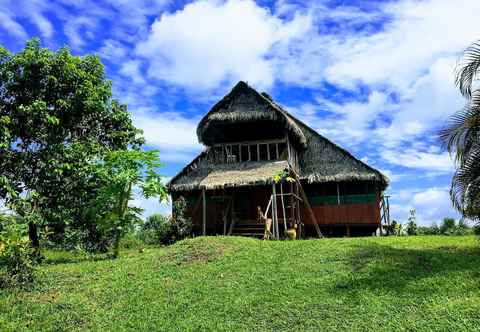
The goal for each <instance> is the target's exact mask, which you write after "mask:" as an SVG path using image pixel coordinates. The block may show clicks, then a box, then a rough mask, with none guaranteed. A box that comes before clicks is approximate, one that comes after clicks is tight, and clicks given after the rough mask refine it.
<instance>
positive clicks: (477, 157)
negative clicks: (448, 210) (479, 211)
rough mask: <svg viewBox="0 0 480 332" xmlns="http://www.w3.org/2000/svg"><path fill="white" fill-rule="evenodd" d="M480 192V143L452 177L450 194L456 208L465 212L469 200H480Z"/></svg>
mask: <svg viewBox="0 0 480 332" xmlns="http://www.w3.org/2000/svg"><path fill="white" fill-rule="evenodd" d="M479 194H480V145H479V144H477V145H476V146H475V147H473V148H472V149H471V151H470V152H469V154H468V156H466V157H465V159H464V161H463V162H462V163H461V164H460V165H459V167H458V168H457V170H456V172H455V175H454V177H453V179H452V187H451V189H450V196H451V198H452V202H453V204H454V206H455V208H456V209H458V210H459V211H461V212H462V213H464V212H465V211H466V210H467V209H468V208H469V202H475V201H477V200H478V197H479V196H478V195H479Z"/></svg>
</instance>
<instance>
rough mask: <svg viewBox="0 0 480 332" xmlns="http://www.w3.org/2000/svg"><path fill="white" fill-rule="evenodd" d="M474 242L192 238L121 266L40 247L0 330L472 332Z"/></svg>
mask: <svg viewBox="0 0 480 332" xmlns="http://www.w3.org/2000/svg"><path fill="white" fill-rule="evenodd" d="M478 247H479V245H478V243H477V240H476V239H475V238H474V237H440V236H437V237H426V236H425V237H402V238H395V237H389V238H351V239H324V240H307V241H291V242H274V241H259V240H254V239H246V238H224V237H217V238H212V237H210V238H208V237H207V238H196V239H192V240H187V241H183V242H180V243H178V244H176V245H174V246H171V247H168V248H148V249H146V250H145V252H144V253H143V254H142V253H139V252H138V251H135V250H127V251H124V252H123V256H122V258H120V259H118V260H111V259H108V258H107V257H106V256H96V257H93V258H91V257H90V258H87V257H77V256H75V255H72V254H66V253H58V252H48V253H47V257H48V260H47V262H46V263H45V264H44V265H43V266H42V267H41V268H40V271H39V281H38V283H37V285H36V286H35V288H33V289H31V290H28V291H16V292H12V291H8V292H5V291H3V293H1V294H0V331H22V330H25V331H26V330H38V331H49V330H50V331H61V330H68V331H79V330H96V331H124V330H130V331H153V330H157V331H268V330H270V331H292V330H296V331H320V330H323V331H336V330H338V331H344V330H349V331H382V330H383V331H393V330H409V331H431V330H436V331H472V330H480V250H479V249H478Z"/></svg>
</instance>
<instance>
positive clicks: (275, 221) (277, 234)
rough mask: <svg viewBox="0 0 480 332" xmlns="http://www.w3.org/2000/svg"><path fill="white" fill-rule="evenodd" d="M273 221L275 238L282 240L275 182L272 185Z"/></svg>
mask: <svg viewBox="0 0 480 332" xmlns="http://www.w3.org/2000/svg"><path fill="white" fill-rule="evenodd" d="M272 221H273V230H274V235H275V238H276V239H277V240H278V239H279V238H280V232H279V231H278V208H277V189H276V184H275V182H274V183H273V184H272Z"/></svg>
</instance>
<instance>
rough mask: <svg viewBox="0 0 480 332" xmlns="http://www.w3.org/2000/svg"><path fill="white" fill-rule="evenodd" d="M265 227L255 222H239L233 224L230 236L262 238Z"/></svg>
mask: <svg viewBox="0 0 480 332" xmlns="http://www.w3.org/2000/svg"><path fill="white" fill-rule="evenodd" d="M264 230H265V225H264V224H263V223H260V222H258V221H257V220H239V221H237V222H236V223H235V225H234V226H233V229H232V233H231V235H235V236H249V237H256V238H259V239H261V238H263V233H264Z"/></svg>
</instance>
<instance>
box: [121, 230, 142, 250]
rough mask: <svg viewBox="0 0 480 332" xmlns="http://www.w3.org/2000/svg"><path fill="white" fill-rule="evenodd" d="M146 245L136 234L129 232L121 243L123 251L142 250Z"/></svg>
mask: <svg viewBox="0 0 480 332" xmlns="http://www.w3.org/2000/svg"><path fill="white" fill-rule="evenodd" d="M145 243H147V242H145V241H143V240H142V239H141V238H140V237H139V236H137V234H135V233H134V232H128V233H127V234H125V235H124V236H123V238H122V240H121V241H120V247H121V248H123V249H135V248H138V249H140V248H143V247H144V244H145Z"/></svg>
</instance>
